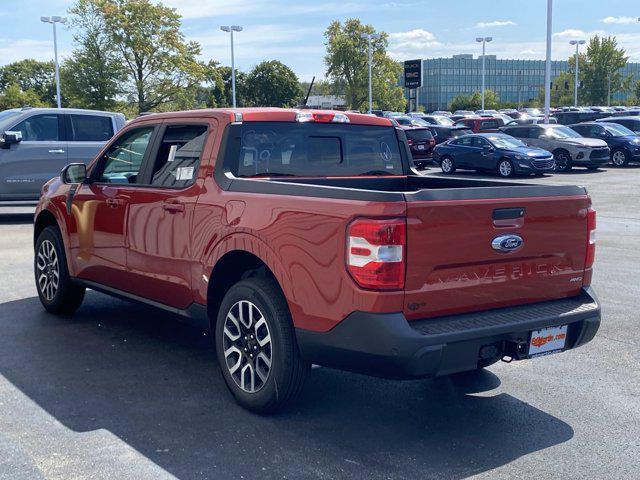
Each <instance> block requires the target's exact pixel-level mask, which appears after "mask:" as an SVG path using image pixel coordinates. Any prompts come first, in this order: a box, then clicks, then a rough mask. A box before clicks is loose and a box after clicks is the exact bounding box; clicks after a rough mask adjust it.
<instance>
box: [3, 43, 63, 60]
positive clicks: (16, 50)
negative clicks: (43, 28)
mask: <svg viewBox="0 0 640 480" xmlns="http://www.w3.org/2000/svg"><path fill="white" fill-rule="evenodd" d="M58 48H59V50H58V54H59V55H60V58H63V57H65V56H67V55H68V54H69V52H68V51H67V50H66V47H65V46H64V45H60V43H59V44H58ZM25 58H33V59H36V60H41V61H46V60H53V40H34V39H31V38H21V39H17V40H9V39H2V38H0V59H2V60H0V64H2V65H6V64H8V63H11V62H15V61H17V60H24V59H25Z"/></svg>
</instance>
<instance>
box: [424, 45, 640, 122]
mask: <svg viewBox="0 0 640 480" xmlns="http://www.w3.org/2000/svg"><path fill="white" fill-rule="evenodd" d="M568 69H569V62H567V61H566V60H554V61H552V62H551V80H552V81H553V79H554V78H555V77H556V76H557V75H558V74H560V73H562V72H565V71H567V70H568ZM544 72H545V61H544V60H502V59H497V58H496V56H495V55H487V56H486V57H485V87H486V88H487V89H490V90H493V91H494V92H496V93H497V94H498V96H499V97H500V100H502V101H506V102H513V103H515V104H517V103H520V104H524V103H525V102H528V101H531V100H534V99H537V98H538V95H539V92H540V90H541V89H542V88H543V86H544ZM622 73H623V75H632V76H633V81H634V82H635V81H636V80H640V63H628V64H627V66H626V67H625V68H624V69H623V70H622ZM481 85H482V56H479V57H476V58H473V55H471V54H462V55H454V56H453V57H451V58H432V59H427V60H423V61H422V87H421V88H420V89H419V95H418V102H419V103H420V105H422V106H423V107H424V108H425V110H426V111H433V110H446V109H448V107H449V104H450V103H451V100H452V99H453V98H454V97H457V96H458V95H471V94H472V93H473V92H477V91H480V88H481ZM628 95H630V94H629V93H618V94H615V95H612V98H611V103H612V104H615V103H616V102H620V101H624V100H626V98H627V96H628Z"/></svg>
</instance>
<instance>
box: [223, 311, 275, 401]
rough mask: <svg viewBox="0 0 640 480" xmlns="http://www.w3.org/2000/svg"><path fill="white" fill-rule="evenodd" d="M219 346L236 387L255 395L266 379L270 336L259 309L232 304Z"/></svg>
mask: <svg viewBox="0 0 640 480" xmlns="http://www.w3.org/2000/svg"><path fill="white" fill-rule="evenodd" d="M223 337H224V338H223V340H222V346H223V349H224V358H225V362H226V367H227V370H228V372H229V374H230V375H231V378H233V381H234V382H235V383H236V385H237V386H238V387H240V388H241V389H242V390H243V391H245V392H247V393H256V392H258V391H259V390H260V389H261V388H262V387H264V385H265V383H266V382H267V380H268V378H269V373H270V372H271V364H272V360H273V359H272V355H273V350H272V348H271V333H270V331H269V325H268V324H267V321H266V319H265V318H264V316H263V315H262V312H261V311H260V309H259V308H258V307H257V306H256V305H255V304H254V303H252V302H250V301H248V300H241V301H239V302H236V303H235V304H234V305H233V306H232V307H231V308H230V309H229V312H228V313H227V316H226V319H225V321H224V330H223Z"/></svg>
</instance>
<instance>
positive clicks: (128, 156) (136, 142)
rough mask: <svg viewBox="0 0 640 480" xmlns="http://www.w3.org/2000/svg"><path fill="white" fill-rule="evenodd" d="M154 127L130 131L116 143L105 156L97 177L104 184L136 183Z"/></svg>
mask: <svg viewBox="0 0 640 480" xmlns="http://www.w3.org/2000/svg"><path fill="white" fill-rule="evenodd" d="M153 128H154V127H143V128H136V129H134V130H130V131H128V132H127V133H125V134H123V135H122V136H121V137H120V138H118V140H116V141H115V143H114V144H113V145H111V147H109V150H107V153H106V154H105V155H104V157H103V158H104V160H103V162H104V163H103V164H102V169H101V171H99V175H98V176H97V178H98V181H99V182H103V183H136V181H137V179H138V174H139V173H140V167H141V165H142V160H143V158H144V155H145V153H146V151H147V149H148V148H149V141H150V140H151V135H152V134H153Z"/></svg>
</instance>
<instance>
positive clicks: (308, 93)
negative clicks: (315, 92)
mask: <svg viewBox="0 0 640 480" xmlns="http://www.w3.org/2000/svg"><path fill="white" fill-rule="evenodd" d="M315 81H316V76H315V75H314V76H313V78H312V79H311V83H310V84H309V90H307V96H306V97H304V103H303V104H302V108H307V102H308V101H309V95H311V89H312V88H313V82H315Z"/></svg>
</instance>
